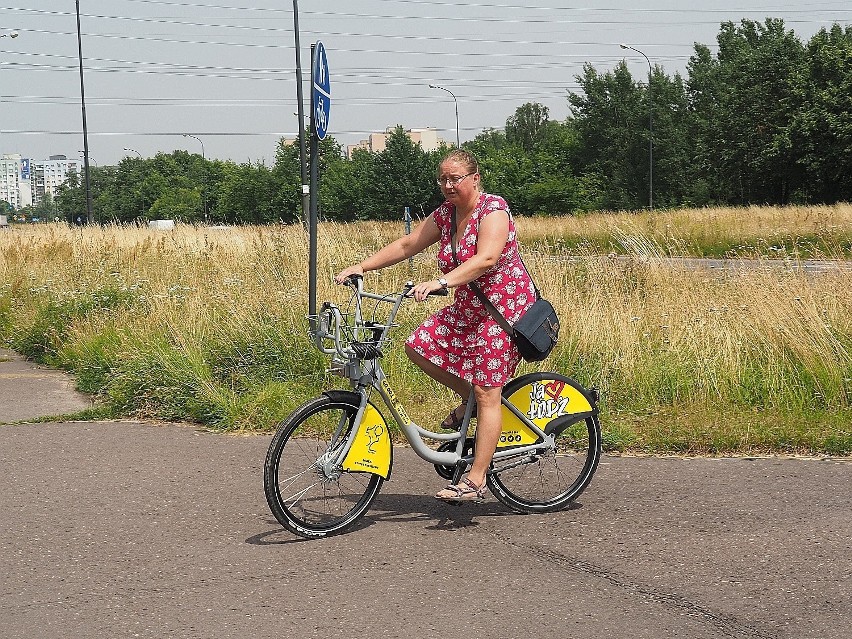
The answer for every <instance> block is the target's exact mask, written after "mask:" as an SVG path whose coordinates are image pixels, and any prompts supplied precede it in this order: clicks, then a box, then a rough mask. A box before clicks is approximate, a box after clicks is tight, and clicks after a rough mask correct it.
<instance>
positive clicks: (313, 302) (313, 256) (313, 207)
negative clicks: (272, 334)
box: [308, 44, 319, 329]
mask: <svg viewBox="0 0 852 639" xmlns="http://www.w3.org/2000/svg"><path fill="white" fill-rule="evenodd" d="M315 56H316V45H313V44H312V45H311V82H312V83H313V82H316V79H315V78H314V76H315V72H314V71H313V70H314V69H315V68H316V60H315V59H314V57H315ZM315 96H316V91H314V90H312V91H311V161H310V164H311V168H310V180H311V181H310V196H309V198H308V200H309V201H308V204H309V206H308V210H309V211H310V213H309V215H308V315H310V316H311V317H313V316H315V315H316V314H317V191H318V190H319V189H318V186H317V182H318V181H319V176H318V174H319V159H318V156H319V138H318V137H317V132H316V123H315V118H316V105H315V104H314V101H315ZM311 328H312V329H313V328H314V327H311Z"/></svg>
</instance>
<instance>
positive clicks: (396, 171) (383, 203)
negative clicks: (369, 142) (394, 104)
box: [364, 126, 439, 220]
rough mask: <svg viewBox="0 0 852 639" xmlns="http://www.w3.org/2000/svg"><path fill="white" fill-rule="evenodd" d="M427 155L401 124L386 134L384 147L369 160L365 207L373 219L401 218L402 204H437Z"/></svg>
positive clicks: (433, 180) (433, 170)
mask: <svg viewBox="0 0 852 639" xmlns="http://www.w3.org/2000/svg"><path fill="white" fill-rule="evenodd" d="M434 164H435V163H434V161H433V159H432V158H430V156H429V154H428V153H426V152H425V151H423V149H422V147H421V146H420V145H419V144H415V143H414V142H412V140H411V138H409V137H408V135H406V133H405V131H404V130H403V128H402V127H401V126H397V127H396V128H395V129H394V130H393V132H392V133H391V134H390V135H389V136H388V139H387V143H386V146H385V150H384V151H382V152H381V153H378V154H377V155H376V156H375V157H374V158H373V161H372V163H371V167H370V168H371V172H370V179H369V182H368V185H367V188H366V193H365V195H366V196H367V198H368V199H367V201H366V202H365V203H364V205H365V208H366V209H367V210H368V211H369V212H370V213H371V217H372V218H374V219H383V220H394V219H400V218H401V217H402V213H403V210H404V208H405V207H406V206H410V207H415V208H419V207H420V205H424V206H426V205H430V206H431V204H434V203H437V201H438V199H439V195H438V188H437V186H436V185H435V166H434Z"/></svg>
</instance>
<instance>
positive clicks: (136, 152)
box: [124, 147, 142, 160]
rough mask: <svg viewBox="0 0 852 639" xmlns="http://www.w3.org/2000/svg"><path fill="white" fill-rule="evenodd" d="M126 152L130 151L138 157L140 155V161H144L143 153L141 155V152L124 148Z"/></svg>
mask: <svg viewBox="0 0 852 639" xmlns="http://www.w3.org/2000/svg"><path fill="white" fill-rule="evenodd" d="M124 150H125V151H130V152H131V153H135V154H136V155H138V156H139V159H140V160H141V159H142V154H141V153H139V151H137V150H136V149H128V148H127V147H124Z"/></svg>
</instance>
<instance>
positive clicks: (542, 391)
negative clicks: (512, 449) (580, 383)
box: [497, 379, 592, 448]
mask: <svg viewBox="0 0 852 639" xmlns="http://www.w3.org/2000/svg"><path fill="white" fill-rule="evenodd" d="M509 401H510V402H511V403H512V404H513V405H514V406H515V408H517V409H518V410H519V411H521V412H522V413H524V414H525V415H526V417H527V418H528V419H529V420H530V421H531V422H533V423H535V425H536V426H538V427H539V428H541V429H542V430H544V427H545V426H547V424H549V423H550V422H551V421H553V420H554V419H556V418H557V417H562V416H563V415H575V414H577V413H584V412H586V411H591V410H592V405H591V404H589V400H587V399H586V398H585V397H584V396H583V394H582V393H581V392H580V391H578V390H577V389H576V388H574V387H573V386H571V385H570V384H568V383H567V382H564V381H563V380H561V379H543V380H540V381H537V382H531V383H529V384H526V385H525V386H521V387H520V388H519V389H518V390H516V391H515V392H514V393H512V395H511V397H509ZM536 441H538V435H536V434H535V433H534V432H533V431H531V430H530V429H529V428H528V427H527V426H526V424H524V423H523V422H522V421H521V420H520V419H518V418H517V417H516V416H515V414H514V413H512V412H511V411H510V410H509V409H508V408H506V407H505V406H504V407H503V432H502V433H500V442H499V443H498V444H497V447H498V448H501V447H506V446H522V445H526V444H534V443H535V442H536Z"/></svg>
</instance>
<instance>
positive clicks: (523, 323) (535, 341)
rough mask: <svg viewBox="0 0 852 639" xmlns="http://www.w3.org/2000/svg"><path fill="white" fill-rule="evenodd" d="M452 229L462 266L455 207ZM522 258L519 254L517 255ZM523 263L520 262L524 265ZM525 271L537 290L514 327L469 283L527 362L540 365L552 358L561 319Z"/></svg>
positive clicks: (452, 244) (455, 258)
mask: <svg viewBox="0 0 852 639" xmlns="http://www.w3.org/2000/svg"><path fill="white" fill-rule="evenodd" d="M450 224H451V225H452V226H451V228H450V247H451V248H452V250H453V261H454V262H455V263H456V266H458V264H459V259H458V257H457V256H456V242H455V239H456V209H455V207H453V215H452V220H451V222H450ZM518 257H520V251H519V252H518ZM523 262H524V260H523V258H521V263H522V264H523ZM524 269H525V270H526V271H527V274H528V275H529V276H530V280H531V281H532V284H533V288H534V289H535V302H533V305H532V306H530V307H529V308H528V309H527V312H526V313H524V315H523V316H522V317H521V319H519V320H518V321H517V322H515V324H514V326H513V325H511V324H509V322H508V321H506V318H505V317H503V314H502V313H500V311H498V310H497V307H496V306H494V304H492V303H491V300H489V299H488V298H487V297H486V296H485V293H483V292H482V289H481V288H479V285H478V284H476V282H470V283H469V286H470V288H471V290H473V292H474V293H475V294H476V296H477V297H478V298H479V301H480V302H482V303H483V304H484V305H485V308H486V309H487V310H488V312H489V313H491V316H492V317H493V318H494V319H495V320H496V321H497V323H498V324H499V325H500V327H501V328H502V329H503V330H504V331H506V334H507V335H509V337H511V338H512V340H513V341H514V342H515V346H517V347H518V351H519V352H520V354H521V357H523V358H524V359H525V360H527V361H528V362H540V361H541V360H543V359H545V358H547V356H548V355H550V351H552V350H553V347H554V346H556V340H557V339H559V317H558V316H557V315H556V311H555V310H554V308H553V306H552V305H551V304H550V302H548V301H547V300H546V299H544V298H542V296H541V293H540V292H539V290H538V286H537V285H536V283H535V280H534V279H533V276H532V274H530V272H529V269H527V265H526V264H524Z"/></svg>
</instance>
